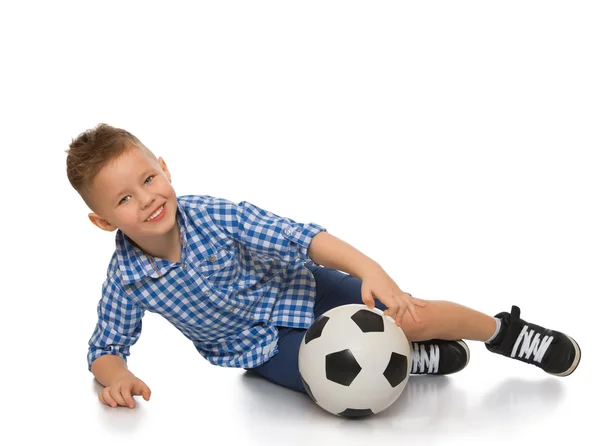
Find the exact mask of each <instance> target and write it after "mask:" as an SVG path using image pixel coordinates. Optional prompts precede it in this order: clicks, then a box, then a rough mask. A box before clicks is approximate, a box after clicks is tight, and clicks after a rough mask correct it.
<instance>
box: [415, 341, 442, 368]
mask: <svg viewBox="0 0 600 446" xmlns="http://www.w3.org/2000/svg"><path fill="white" fill-rule="evenodd" d="M439 366H440V346H439V345H437V344H430V345H429V354H428V353H427V351H426V348H425V345H423V344H419V343H418V342H413V343H412V372H411V373H437V371H438V369H439Z"/></svg>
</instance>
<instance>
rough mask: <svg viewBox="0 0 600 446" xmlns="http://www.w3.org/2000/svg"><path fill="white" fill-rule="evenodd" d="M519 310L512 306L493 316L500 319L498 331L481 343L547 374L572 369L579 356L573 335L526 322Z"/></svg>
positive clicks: (566, 371)
mask: <svg viewBox="0 0 600 446" xmlns="http://www.w3.org/2000/svg"><path fill="white" fill-rule="evenodd" d="M520 314H521V310H520V309H519V307H517V306H513V307H512V310H511V312H510V314H509V313H506V312H504V313H499V314H497V315H496V317H497V318H499V319H500V320H501V321H502V326H501V328H500V333H498V336H497V337H496V339H494V340H493V341H492V342H491V343H489V344H485V346H486V347H487V349H488V350H489V351H491V352H494V353H498V354H500V355H504V356H508V357H509V358H514V359H517V360H519V361H522V362H526V363H527V364H533V365H535V366H537V367H539V368H541V369H542V370H544V371H545V372H547V373H550V374H551V375H556V376H567V375H570V374H571V373H573V372H574V371H575V369H576V368H577V366H578V365H579V360H580V359H581V349H580V348H579V345H578V344H577V342H575V340H574V339H573V338H571V337H570V336H567V335H566V334H564V333H561V332H560V331H554V330H549V329H547V328H544V327H540V326H539V325H535V324H530V323H529V322H526V321H524V320H523V319H521V317H520Z"/></svg>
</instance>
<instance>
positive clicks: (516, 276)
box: [0, 0, 600, 446]
mask: <svg viewBox="0 0 600 446" xmlns="http://www.w3.org/2000/svg"><path fill="white" fill-rule="evenodd" d="M167 3H168V6H167ZM598 23H600V7H599V5H598V2H547V1H527V0H523V1H519V2H481V1H460V2H459V1H457V2H447V1H433V0H432V1H427V2H397V1H388V2H386V1H377V2H369V1H364V2H356V1H355V2H350V1H347V0H343V1H328V0H318V1H311V0H306V1H303V2H284V1H279V0H277V1H259V0H257V1H252V2H247V1H233V0H232V1H227V2H214V1H200V0H198V1H196V2H188V3H187V4H183V3H182V2H177V1H171V2H148V1H137V2H136V1H127V2H121V1H114V0H113V1H111V0H106V1H103V2H102V6H99V5H98V4H97V3H95V2H94V3H93V2H80V1H72V2H67V1H61V0H55V1H52V2H47V1H39V2H35V1H31V2H3V3H2V6H1V7H0V41H1V42H3V43H2V48H1V51H0V64H1V65H2V67H3V68H2V69H1V70H0V127H1V131H0V147H1V150H2V154H3V155H2V168H1V169H0V182H1V184H0V191H2V196H1V201H2V211H1V217H2V218H0V234H2V239H1V243H2V256H1V260H0V261H1V262H2V268H1V269H0V271H1V273H0V274H2V288H1V290H0V303H1V306H0V318H1V322H0V339H2V350H1V356H0V385H1V387H0V402H1V404H2V406H1V407H2V414H1V415H0V444H1V445H3V446H4V445H7V446H12V445H32V444H33V445H44V444H60V445H63V444H64V445H77V446H79V445H86V446H92V445H102V446H106V445H111V446H112V445H132V444H144V445H148V444H164V445H169V446H171V445H172V446H176V445H183V444H201V445H206V444H211V445H212V444H218V445H221V444H224V445H229V444H240V445H248V446H253V445H260V446H266V445H278V446H280V445H302V446H309V445H310V446H312V445H328V446H333V445H338V444H339V445H352V444H360V445H363V444H369V445H377V446H381V445H396V444H398V445H405V444H411V445H428V444H435V445H437V444H440V445H459V444H460V445H464V444H477V445H503V446H506V445H507V444H511V445H521V444H523V445H531V444H536V445H537V444H540V445H561V446H562V445H567V444H568V445H577V446H579V445H588V444H597V443H598V440H597V434H596V433H597V429H598V415H599V414H600V410H598V401H600V395H599V391H598V387H599V386H598V376H597V373H598V370H599V369H600V363H599V361H598V348H597V346H596V343H597V342H598V335H597V327H598V325H599V322H598V315H599V314H600V313H599V311H598V310H599V309H600V305H599V302H600V282H599V280H598V278H599V276H600V274H599V271H600V257H599V254H598V253H599V252H600V236H599V234H600V232H599V230H598V228H600V213H599V212H598V193H599V191H600V176H599V175H598V172H600V163H599V162H598V148H599V147H600V134H599V133H598V123H599V122H600V114H599V109H598V104H600V89H599V87H598V86H599V85H600V84H599V83H598V79H600V64H599V63H598V57H597V55H598V52H599V47H598V42H600V27H598ZM100 122H106V123H109V124H112V125H114V126H117V127H123V128H126V129H128V130H129V131H131V132H132V133H133V134H135V135H136V136H137V137H139V138H140V139H141V140H142V142H144V143H145V144H146V145H147V146H148V147H149V148H150V149H151V150H153V151H154V152H155V154H156V155H157V156H162V157H163V158H164V159H165V161H166V162H167V165H168V166H169V169H170V172H171V174H172V175H173V184H174V187H175V189H176V191H177V193H178V195H184V194H207V195H213V196H217V197H223V198H227V199H229V200H232V201H236V202H240V201H243V200H247V201H249V202H252V203H254V204H256V205H258V206H261V207H263V208H265V209H267V210H270V211H272V212H275V213H277V214H279V215H284V216H287V217H290V218H293V219H295V220H297V221H299V222H311V221H313V222H316V223H319V224H322V225H323V226H325V227H326V228H327V229H328V230H329V232H330V233H332V234H334V235H336V236H338V237H340V238H342V239H343V240H345V241H347V242H348V243H350V244H352V245H354V246H355V247H357V248H358V249H360V250H361V251H363V252H364V253H366V254H367V255H369V256H370V257H372V258H373V259H375V260H376V261H378V262H379V263H380V264H381V265H382V266H383V267H384V268H385V269H386V271H387V272H388V273H389V274H390V276H391V277H392V278H393V279H394V280H395V281H396V282H397V284H398V285H399V286H400V287H401V288H402V289H404V290H406V291H408V292H410V293H412V294H413V295H414V296H416V297H421V298H425V299H448V300H453V301H456V302H459V303H462V304H464V305H468V306H471V307H473V308H476V309H479V310H480V311H483V312H486V313H488V314H495V313H496V312H500V311H509V310H510V306H511V305H513V304H517V305H519V306H520V307H521V310H522V317H523V319H525V320H528V321H530V322H534V323H537V324H541V325H544V326H548V327H550V328H555V329H559V330H564V331H565V332H566V333H568V334H570V335H572V336H573V337H574V338H576V339H577V341H578V342H579V343H580V345H581V348H582V352H583V359H582V362H581V364H580V367H579V369H578V370H577V371H576V372H575V373H574V374H573V375H572V376H570V377H567V378H564V379H560V378H555V377H551V376H549V375H546V374H545V373H544V372H542V371H541V370H539V369H536V368H535V367H532V366H528V365H525V364H521V363H518V362H516V361H511V360H509V359H506V358H503V357H500V356H497V355H493V354H491V353H490V352H488V351H487V350H486V349H485V347H484V346H482V345H478V344H474V343H469V345H470V347H471V363H470V364H469V366H468V367H467V369H465V370H464V371H462V372H460V373H458V374H456V375H455V376H450V377H445V378H432V379H430V378H423V377H412V378H410V381H409V383H408V386H407V387H406V389H405V391H404V393H403V394H402V395H401V396H400V398H399V399H398V401H397V402H396V404H394V405H393V406H392V407H390V408H389V409H387V410H386V411H384V412H382V413H380V414H378V415H376V416H375V417H372V418H368V419H362V420H346V419H341V418H338V417H335V416H333V415H330V414H328V413H326V412H324V411H323V410H321V409H320V408H319V407H318V406H316V405H315V404H314V403H313V402H312V401H311V400H310V399H309V398H308V397H307V396H305V395H303V394H299V393H295V392H292V391H288V390H286V389H283V388H279V387H277V386H275V385H273V384H270V383H268V382H265V381H262V380H260V379H257V378H255V377H251V376H247V375H246V374H245V373H244V372H243V371H240V370H233V369H223V368H218V367H214V366H211V365H210V364H208V363H207V362H206V361H204V360H203V359H202V358H201V357H200V356H199V354H198V353H197V352H196V351H195V350H194V348H193V346H192V344H191V343H190V342H189V341H187V340H186V339H185V338H184V337H183V336H182V335H181V334H180V333H179V332H177V330H175V329H174V328H173V327H172V326H170V325H169V324H168V323H167V322H165V321H164V320H162V319H160V318H159V317H158V316H156V315H153V314H147V315H146V317H145V318H144V328H143V333H142V336H141V338H140V340H139V342H138V343H137V344H136V345H135V346H134V347H133V348H132V352H131V357H130V360H129V366H130V368H131V370H132V371H133V372H134V373H136V374H137V375H138V376H139V377H140V378H141V379H143V380H144V381H145V382H146V383H147V384H148V385H149V386H150V388H151V389H152V392H153V394H152V398H151V400H150V401H149V402H146V401H143V400H141V399H139V398H138V400H137V401H138V404H137V407H136V408H135V409H133V410H131V409H127V408H118V409H112V408H109V407H106V406H103V405H101V404H100V403H99V401H98V399H97V397H96V394H97V392H98V390H99V385H98V384H97V383H95V381H94V379H93V377H92V375H91V374H90V373H89V372H88V371H87V365H86V360H85V358H86V352H87V341H88V339H89V337H90V335H91V333H92V331H93V328H94V326H95V323H96V304H97V302H98V299H99V298H100V289H101V284H102V282H103V280H104V278H105V273H106V266H107V263H108V260H109V258H110V256H111V254H112V251H113V249H114V234H112V233H104V232H102V231H100V230H98V229H97V228H94V227H92V225H91V224H90V223H89V221H88V220H87V213H88V212H89V210H88V209H87V208H86V207H85V205H84V204H83V203H82V201H81V200H80V198H79V196H78V195H77V194H76V193H75V192H74V191H73V189H72V188H71V186H70V185H69V184H68V181H67V179H66V175H65V153H64V150H65V149H66V148H67V147H68V144H69V143H70V142H71V138H75V137H76V136H77V135H78V134H79V133H80V132H83V131H84V130H85V129H88V128H91V127H94V126H95V125H96V124H98V123H100Z"/></svg>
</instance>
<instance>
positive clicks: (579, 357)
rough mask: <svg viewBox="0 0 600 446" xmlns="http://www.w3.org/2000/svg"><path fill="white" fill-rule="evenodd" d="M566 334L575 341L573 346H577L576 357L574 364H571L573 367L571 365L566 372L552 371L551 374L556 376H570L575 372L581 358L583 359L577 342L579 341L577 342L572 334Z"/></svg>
mask: <svg viewBox="0 0 600 446" xmlns="http://www.w3.org/2000/svg"><path fill="white" fill-rule="evenodd" d="M565 336H566V337H567V338H569V340H570V341H571V342H572V343H573V347H575V359H574V360H573V364H571V367H569V368H568V369H567V370H565V371H564V372H561V373H550V375H554V376H568V375H570V374H571V373H573V372H574V371H575V369H576V368H577V366H578V365H579V360H580V359H581V349H580V348H579V344H577V342H575V339H573V338H572V337H571V336H569V335H567V334H565Z"/></svg>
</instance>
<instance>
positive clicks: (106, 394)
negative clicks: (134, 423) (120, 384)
mask: <svg viewBox="0 0 600 446" xmlns="http://www.w3.org/2000/svg"><path fill="white" fill-rule="evenodd" d="M111 391H112V388H110V387H105V388H104V389H102V390H101V391H100V393H99V394H98V398H100V401H101V402H102V403H103V404H106V405H108V406H110V407H117V406H118V405H119V402H118V401H117V400H116V399H115V398H114V396H113V395H112V394H111Z"/></svg>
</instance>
